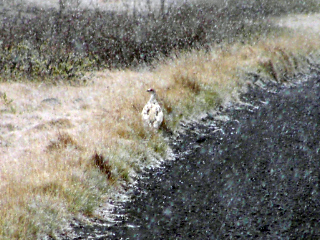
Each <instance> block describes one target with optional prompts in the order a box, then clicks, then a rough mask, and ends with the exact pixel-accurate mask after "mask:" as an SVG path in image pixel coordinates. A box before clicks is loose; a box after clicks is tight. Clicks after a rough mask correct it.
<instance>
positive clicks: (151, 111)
mask: <svg viewBox="0 0 320 240" xmlns="http://www.w3.org/2000/svg"><path fill="white" fill-rule="evenodd" d="M147 92H149V93H150V94H151V97H150V99H149V101H148V102H147V104H146V105H145V106H144V108H143V110H142V120H143V123H144V124H145V125H146V126H149V127H150V128H153V129H155V130H157V129H159V127H160V126H161V123H162V122H163V112H162V109H161V107H160V105H159V103H158V101H157V94H156V91H155V90H154V89H153V88H150V89H148V90H147Z"/></svg>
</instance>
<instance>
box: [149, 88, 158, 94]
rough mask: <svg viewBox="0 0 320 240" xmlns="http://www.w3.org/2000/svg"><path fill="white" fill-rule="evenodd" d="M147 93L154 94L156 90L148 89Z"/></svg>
mask: <svg viewBox="0 0 320 240" xmlns="http://www.w3.org/2000/svg"><path fill="white" fill-rule="evenodd" d="M147 92H149V93H156V90H154V89H153V88H149V89H148V90H147Z"/></svg>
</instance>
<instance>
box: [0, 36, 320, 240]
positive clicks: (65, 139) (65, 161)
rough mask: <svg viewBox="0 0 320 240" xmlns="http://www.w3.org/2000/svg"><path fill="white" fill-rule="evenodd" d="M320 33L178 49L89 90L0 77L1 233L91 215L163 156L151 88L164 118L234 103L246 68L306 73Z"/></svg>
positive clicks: (104, 75)
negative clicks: (148, 112) (154, 129)
mask: <svg viewBox="0 0 320 240" xmlns="http://www.w3.org/2000/svg"><path fill="white" fill-rule="evenodd" d="M319 49H320V41H319V36H318V35H317V37H316V35H314V36H312V35H309V36H305V35H303V34H298V33H296V32H293V33H292V32H287V33H284V34H283V35H281V36H269V37H268V38H267V39H265V40H261V39H260V40H257V41H256V42H254V43H251V44H245V45H244V44H233V45H227V44H226V45H224V46H223V47H221V45H220V47H215V46H213V47H212V48H211V49H210V50H209V51H205V50H200V51H192V52H187V53H177V54H176V55H174V57H172V58H171V59H165V60H163V61H162V62H158V63H157V67H156V68H155V69H154V70H152V71H148V70H146V69H144V70H140V71H139V72H134V71H130V70H125V71H103V72H97V73H95V74H94V76H93V77H92V81H91V82H89V83H88V84H87V85H85V86H70V85H65V84H61V85H50V84H39V83H30V82H28V83H27V82H20V83H9V82H7V83H0V89H1V93H0V111H1V115H0V118H1V125H0V131H1V138H0V153H1V162H0V164H1V166H0V178H1V183H0V192H1V196H2V197H1V199H0V206H1V212H0V238H1V239H34V237H35V236H38V237H41V236H42V235H41V234H50V235H52V236H54V234H55V231H56V230H61V228H62V227H63V226H64V224H65V223H67V222H68V219H69V218H70V216H71V215H72V214H77V213H84V214H87V215H90V214H94V208H95V207H96V206H97V205H98V204H99V202H101V201H102V200H103V199H104V198H105V197H107V196H105V193H106V192H107V189H108V188H110V187H112V186H116V185H117V184H118V182H119V181H118V180H119V179H123V180H126V181H127V180H129V178H130V173H131V172H133V171H137V170H139V169H140V167H141V166H145V165H147V164H150V163H152V162H153V161H154V160H155V159H159V158H161V157H165V156H166V148H167V145H166V143H165V141H164V139H163V137H162V135H161V133H159V134H153V133H149V132H147V131H146V130H145V129H144V128H143V126H142V123H141V119H140V111H141V109H142V108H143V106H144V104H145V102H146V101H147V99H148V94H146V93H145V90H146V89H147V88H149V87H151V86H152V87H154V88H156V89H157V92H158V94H159V98H160V102H161V103H162V105H163V106H164V108H165V112H166V122H167V125H168V126H169V128H171V129H174V128H175V127H176V126H175V125H176V123H177V122H178V121H179V120H180V119H181V118H184V117H190V116H191V115H192V114H197V113H199V112H201V111H204V110H210V109H213V108H215V107H217V106H219V105H223V104H224V103H226V102H228V101H230V100H235V101H236V100H237V94H238V92H239V90H241V89H242V88H243V87H245V86H246V80H245V78H244V76H245V74H246V73H248V72H255V73H257V74H259V75H260V76H262V77H264V78H266V79H273V80H276V81H284V80H287V79H288V78H289V77H290V76H294V75H295V74H297V73H299V72H304V71H307V70H308V64H307V61H306V57H307V56H311V55H313V56H315V55H316V54H318V51H319Z"/></svg>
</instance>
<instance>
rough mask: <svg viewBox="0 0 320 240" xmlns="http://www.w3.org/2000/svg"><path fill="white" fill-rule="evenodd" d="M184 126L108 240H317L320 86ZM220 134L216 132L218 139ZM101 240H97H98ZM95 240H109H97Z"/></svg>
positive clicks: (255, 100)
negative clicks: (170, 157) (171, 157)
mask: <svg viewBox="0 0 320 240" xmlns="http://www.w3.org/2000/svg"><path fill="white" fill-rule="evenodd" d="M268 89H269V90H268V91H266V90H261V89H259V88H255V89H254V90H251V91H250V92H249V93H248V94H245V95H243V96H242V100H243V101H244V102H246V103H250V104H252V105H250V106H244V105H238V106H233V107H232V108H230V109H227V110H223V111H222V112H221V114H222V115H224V116H226V117H225V119H227V120H226V121H220V120H217V119H215V118H214V117H213V116H210V115H208V116H207V117H206V118H205V119H203V120H202V121H200V122H197V123H190V124H187V125H186V126H185V127H184V128H185V131H184V133H180V134H179V135H178V136H176V138H175V139H174V140H173V141H172V147H173V150H174V152H175V153H176V155H177V159H176V160H175V161H171V162H166V163H164V164H163V166H162V167H161V168H159V169H155V170H150V171H148V172H147V173H146V174H145V175H144V176H143V178H141V179H140V180H139V181H138V185H137V188H136V189H135V191H134V192H133V195H132V201H131V202H127V203H125V204H124V208H123V209H122V210H120V209H119V210H118V211H122V213H124V214H126V219H121V218H120V219H118V220H121V221H122V223H118V224H116V225H115V226H112V227H106V228H103V229H100V231H110V232H111V233H112V237H111V236H110V237H108V238H110V239H320V186H319V184H320V77H312V78H311V79H310V80H308V81H307V82H304V83H301V84H297V85H295V86H291V87H283V86H277V85H270V86H269V88H268ZM219 129H220V130H219ZM95 239H99V237H98V236H97V237H95ZM100 239H105V238H103V237H101V238H100Z"/></svg>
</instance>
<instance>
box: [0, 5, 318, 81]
mask: <svg viewBox="0 0 320 240" xmlns="http://www.w3.org/2000/svg"><path fill="white" fill-rule="evenodd" d="M64 2H65V1H60V3H61V5H60V8H58V9H55V8H50V9H45V8H38V7H23V5H22V4H19V5H17V6H15V5H13V6H12V8H13V11H8V9H7V8H3V9H2V12H1V15H2V17H1V22H2V24H1V26H0V56H1V57H0V59H1V60H0V77H1V79H2V81H7V80H15V79H21V78H26V77H27V78H29V79H32V80H34V79H38V80H41V81H43V79H46V78H53V79H61V78H63V79H72V78H75V77H77V78H78V77H80V76H81V73H82V72H85V71H92V70H99V69H105V68H128V67H135V66H138V65H140V64H145V63H147V64H148V63H150V62H151V61H153V60H154V59H156V58H159V57H163V56H169V55H170V54H171V52H172V51H173V50H183V49H191V48H193V49H197V48H202V47H203V46H208V45H210V44H212V43H220V42H229V43H232V42H238V41H246V40H248V38H249V39H250V38H252V36H257V35H259V36H261V35H265V34H267V33H268V32H270V26H269V24H268V23H266V22H265V21H263V19H264V18H265V17H268V16H275V15H279V14H284V13H294V12H310V11H316V10H317V9H319V5H320V4H319V2H318V1H316V0H304V1H295V0H286V1H276V0H260V1H255V0H251V1H245V2H241V1H240V2H239V1H236V0H229V1H226V5H224V4H223V3H215V4H213V3H209V2H210V1H207V2H206V1H202V2H200V3H191V2H190V3H188V2H187V3H184V4H182V5H181V6H180V7H168V8H162V9H161V10H158V11H151V12H143V11H138V10H137V11H136V12H134V13H133V14H132V12H131V11H112V10H103V9H94V10H90V9H78V10H74V9H68V8H66V7H63V6H64V5H63V4H64ZM12 12H13V13H12Z"/></svg>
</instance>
